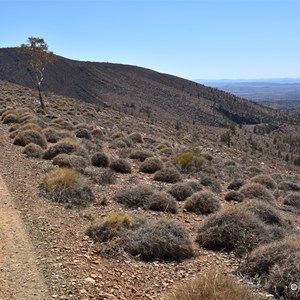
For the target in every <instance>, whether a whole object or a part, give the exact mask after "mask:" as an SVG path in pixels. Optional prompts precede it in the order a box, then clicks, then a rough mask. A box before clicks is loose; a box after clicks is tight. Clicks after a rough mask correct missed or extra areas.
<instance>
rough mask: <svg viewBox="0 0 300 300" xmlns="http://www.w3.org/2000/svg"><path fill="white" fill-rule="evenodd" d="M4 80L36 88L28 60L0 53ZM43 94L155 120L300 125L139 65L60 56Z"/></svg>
mask: <svg viewBox="0 0 300 300" xmlns="http://www.w3.org/2000/svg"><path fill="white" fill-rule="evenodd" d="M0 79H1V80H6V81H9V82H12V83H17V84H20V85H23V86H27V87H34V81H33V80H32V76H31V71H30V68H29V67H28V57H26V56H24V55H23V54H21V53H20V52H19V51H18V49H17V48H2V49H0ZM43 89H44V91H50V92H54V93H56V94H59V95H64V96H68V97H73V98H76V99H80V100H83V101H86V102H91V103H98V104H102V105H104V106H108V107H112V108H115V109H118V110H121V111H125V112H127V113H129V114H131V115H134V116H147V117H148V118H150V119H153V120H178V119H180V120H182V121H188V122H193V123H201V124H208V125H216V126H228V124H230V123H233V122H234V123H240V124H257V123H262V122H263V123H269V122H272V123H274V122H288V123H295V122H299V116H296V115H293V114H292V113H287V112H283V111H277V110H273V109H270V108H266V107H264V106H261V105H259V104H256V103H253V102H250V101H247V100H245V99H242V98H238V97H236V96H234V95H232V94H229V93H226V92H223V91H220V90H218V89H214V88H209V87H206V86H204V85H201V84H198V83H195V82H192V81H189V80H185V79H182V78H178V77H175V76H171V75H167V74H162V73H158V72H155V71H152V70H149V69H145V68H140V67H136V66H129V65H121V64H111V63H96V62H80V61H74V60H70V59H66V58H63V57H60V56H56V61H55V63H54V64H52V65H49V66H48V67H47V68H46V71H45V80H44V82H43Z"/></svg>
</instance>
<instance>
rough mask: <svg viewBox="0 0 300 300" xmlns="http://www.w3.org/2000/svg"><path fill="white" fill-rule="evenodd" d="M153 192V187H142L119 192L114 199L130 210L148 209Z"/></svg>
mask: <svg viewBox="0 0 300 300" xmlns="http://www.w3.org/2000/svg"><path fill="white" fill-rule="evenodd" d="M153 192H154V190H153V188H151V186H146V185H140V186H136V187H134V188H131V189H122V190H119V191H118V192H117V194H116V195H115V196H114V198H113V199H114V201H116V202H118V203H121V204H123V205H125V206H127V207H129V208H139V207H142V208H146V207H147V205H148V203H149V198H150V196H151V195H152V194H153Z"/></svg>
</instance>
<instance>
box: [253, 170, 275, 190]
mask: <svg viewBox="0 0 300 300" xmlns="http://www.w3.org/2000/svg"><path fill="white" fill-rule="evenodd" d="M250 182H251V183H259V184H261V185H262V186H264V187H266V188H267V189H268V190H271V191H273V190H275V189H276V188H277V184H276V182H275V181H274V180H273V178H272V177H271V176H270V175H267V174H260V175H257V176H254V177H252V178H251V179H250Z"/></svg>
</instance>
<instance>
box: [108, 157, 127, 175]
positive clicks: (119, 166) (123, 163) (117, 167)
mask: <svg viewBox="0 0 300 300" xmlns="http://www.w3.org/2000/svg"><path fill="white" fill-rule="evenodd" d="M109 167H110V168H111V169H112V170H114V171H116V172H118V173H124V174H125V173H131V166H130V163H129V162H128V161H127V160H125V159H115V160H113V161H112V162H111V163H110V165H109Z"/></svg>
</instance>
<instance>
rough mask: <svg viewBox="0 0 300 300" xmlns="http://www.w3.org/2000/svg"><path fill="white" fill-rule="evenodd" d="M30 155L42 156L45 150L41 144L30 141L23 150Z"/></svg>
mask: <svg viewBox="0 0 300 300" xmlns="http://www.w3.org/2000/svg"><path fill="white" fill-rule="evenodd" d="M22 153H24V154H25V155H26V156H28V157H34V158H42V157H43V154H44V150H43V148H42V147H40V146H39V145H36V144H33V143H30V144H28V145H26V146H25V147H24V150H23V152H22Z"/></svg>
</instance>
